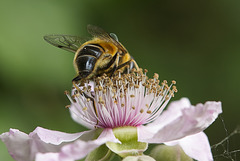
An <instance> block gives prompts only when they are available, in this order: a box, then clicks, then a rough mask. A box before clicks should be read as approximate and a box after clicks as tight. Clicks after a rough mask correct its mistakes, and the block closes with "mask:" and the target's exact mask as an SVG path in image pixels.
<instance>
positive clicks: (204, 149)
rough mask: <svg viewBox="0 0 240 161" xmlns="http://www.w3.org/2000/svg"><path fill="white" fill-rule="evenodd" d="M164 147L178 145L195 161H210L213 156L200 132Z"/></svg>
mask: <svg viewBox="0 0 240 161" xmlns="http://www.w3.org/2000/svg"><path fill="white" fill-rule="evenodd" d="M165 144H166V145H175V144H179V145H180V146H181V147H182V149H183V151H184V152H185V153H186V154H187V155H188V156H190V157H191V158H193V159H195V160H200V161H212V160H213V156H212V152H211V148H210V144H209V141H208V138H207V135H206V134H205V133H204V132H200V133H197V134H194V135H190V136H187V137H184V138H182V139H179V140H176V141H174V142H167V143H165Z"/></svg>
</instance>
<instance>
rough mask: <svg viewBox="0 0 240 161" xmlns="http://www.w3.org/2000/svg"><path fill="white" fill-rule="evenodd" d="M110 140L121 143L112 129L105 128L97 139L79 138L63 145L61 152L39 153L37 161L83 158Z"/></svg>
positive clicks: (68, 160)
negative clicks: (85, 139) (84, 139)
mask: <svg viewBox="0 0 240 161" xmlns="http://www.w3.org/2000/svg"><path fill="white" fill-rule="evenodd" d="M108 141H111V142H118V143H119V140H118V139H116V138H115V136H114V134H113V132H112V129H105V130H104V131H103V132H102V133H101V135H100V136H99V137H98V138H97V139H96V140H92V141H83V140H80V139H78V140H77V141H75V142H73V143H71V144H68V145H65V146H63V147H62V149H61V151H60V152H59V153H45V154H37V157H36V161H43V160H42V159H44V161H45V160H46V161H50V160H51V161H73V160H79V159H81V158H84V157H85V156H86V155H87V154H88V153H90V152H91V151H92V150H94V149H95V148H97V147H99V146H100V145H102V144H104V143H106V142H108Z"/></svg>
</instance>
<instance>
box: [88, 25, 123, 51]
mask: <svg viewBox="0 0 240 161" xmlns="http://www.w3.org/2000/svg"><path fill="white" fill-rule="evenodd" d="M87 29H88V32H89V33H90V34H91V35H92V36H94V37H98V38H100V39H102V40H105V41H107V42H112V43H113V44H114V45H116V46H117V47H118V48H119V49H121V50H122V51H123V52H124V53H126V52H127V50H126V49H125V48H124V47H123V46H122V45H121V43H119V42H118V40H117V38H115V36H116V35H115V34H114V37H113V36H110V34H108V33H107V32H106V31H104V30H103V29H102V28H100V27H97V26H93V25H88V26H87Z"/></svg>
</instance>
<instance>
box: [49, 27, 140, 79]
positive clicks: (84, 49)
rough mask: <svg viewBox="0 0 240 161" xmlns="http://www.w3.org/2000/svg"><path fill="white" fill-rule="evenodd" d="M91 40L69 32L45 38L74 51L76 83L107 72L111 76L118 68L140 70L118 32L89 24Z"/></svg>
mask: <svg viewBox="0 0 240 161" xmlns="http://www.w3.org/2000/svg"><path fill="white" fill-rule="evenodd" d="M87 30H88V32H89V33H90V34H91V35H92V36H93V38H92V39H91V40H88V41H84V39H83V38H81V37H78V36H70V35H47V36H44V40H46V41H47V42H48V43H50V44H52V45H54V46H56V47H59V48H61V49H64V50H67V51H70V52H73V53H75V56H74V59H73V65H74V68H75V70H76V72H77V76H76V77H75V78H73V80H72V81H73V82H78V81H80V82H81V81H82V80H91V79H93V78H94V77H97V76H101V75H103V74H104V73H105V74H106V75H108V76H112V75H113V74H114V73H115V72H116V71H120V72H123V73H124V72H125V73H126V72H127V71H128V70H131V69H133V68H135V69H137V70H138V69H139V67H138V65H137V63H136V61H135V60H134V59H133V57H132V56H131V55H130V54H129V53H128V51H127V49H126V48H125V47H124V46H123V45H122V44H121V43H120V42H119V41H118V39H117V36H116V35H115V34H112V33H111V34H108V33H107V32H105V31H104V30H103V29H102V28H100V27H97V26H93V25H88V26H87Z"/></svg>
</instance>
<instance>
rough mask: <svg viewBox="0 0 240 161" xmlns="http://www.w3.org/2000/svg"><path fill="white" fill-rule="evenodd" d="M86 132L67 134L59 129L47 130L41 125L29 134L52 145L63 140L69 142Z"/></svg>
mask: <svg viewBox="0 0 240 161" xmlns="http://www.w3.org/2000/svg"><path fill="white" fill-rule="evenodd" d="M84 133H88V132H79V133H74V134H68V133H64V132H60V131H54V130H48V129H44V128H42V127H37V128H36V129H35V130H34V131H33V132H31V133H30V134H29V136H30V137H32V138H34V137H36V136H37V137H39V138H40V139H41V141H43V142H45V143H50V144H54V145H59V144H61V143H63V142H71V141H74V140H76V139H77V138H79V137H80V136H81V135H83V134H84Z"/></svg>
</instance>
